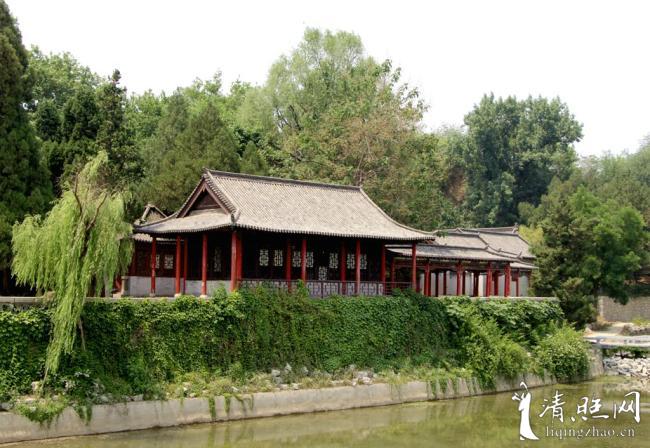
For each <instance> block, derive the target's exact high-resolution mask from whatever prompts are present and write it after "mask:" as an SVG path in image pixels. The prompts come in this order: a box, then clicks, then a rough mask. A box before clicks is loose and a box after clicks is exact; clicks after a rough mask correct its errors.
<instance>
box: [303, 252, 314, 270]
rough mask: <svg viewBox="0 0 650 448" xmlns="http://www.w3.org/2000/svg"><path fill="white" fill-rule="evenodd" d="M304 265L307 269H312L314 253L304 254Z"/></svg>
mask: <svg viewBox="0 0 650 448" xmlns="http://www.w3.org/2000/svg"><path fill="white" fill-rule="evenodd" d="M305 258H306V260H305V262H306V264H307V267H308V268H313V267H314V253H313V252H307V254H306V257H305Z"/></svg>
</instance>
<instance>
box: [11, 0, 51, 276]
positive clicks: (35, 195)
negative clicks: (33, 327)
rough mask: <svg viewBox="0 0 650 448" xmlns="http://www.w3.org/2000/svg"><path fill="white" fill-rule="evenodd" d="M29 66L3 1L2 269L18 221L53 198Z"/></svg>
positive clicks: (43, 209)
mask: <svg viewBox="0 0 650 448" xmlns="http://www.w3.org/2000/svg"><path fill="white" fill-rule="evenodd" d="M27 63H28V57H27V51H26V50H25V47H24V46H23V44H22V38H21V35H20V31H19V30H18V27H17V26H16V22H15V20H14V18H13V17H12V16H11V14H10V12H9V8H8V6H7V4H6V3H5V2H4V1H3V0H0V270H5V269H7V268H8V267H9V264H10V258H11V227H12V225H13V224H14V222H16V221H18V220H21V219H22V218H23V217H24V216H25V214H27V213H41V212H44V211H45V210H46V208H47V205H48V203H49V202H50V200H51V198H52V189H51V184H50V181H49V175H48V173H47V170H46V169H45V168H44V167H43V164H42V163H41V157H40V155H39V147H38V140H37V139H36V136H35V132H34V129H33V127H32V126H31V124H30V123H29V119H28V116H27V111H26V110H25V104H27V103H28V102H29V99H30V89H31V86H30V84H29V82H28V76H27ZM3 277H4V278H5V282H6V276H4V275H3ZM4 286H5V288H6V287H7V285H4Z"/></svg>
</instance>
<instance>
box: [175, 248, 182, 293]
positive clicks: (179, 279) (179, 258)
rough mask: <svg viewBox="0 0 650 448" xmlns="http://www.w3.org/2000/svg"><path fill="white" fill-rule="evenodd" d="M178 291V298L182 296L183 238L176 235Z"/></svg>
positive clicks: (176, 291)
mask: <svg viewBox="0 0 650 448" xmlns="http://www.w3.org/2000/svg"><path fill="white" fill-rule="evenodd" d="M174 267H175V268H176V284H175V286H176V290H175V293H176V295H177V296H180V295H181V237H180V235H176V266H174Z"/></svg>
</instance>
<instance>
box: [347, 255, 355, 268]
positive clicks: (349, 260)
mask: <svg viewBox="0 0 650 448" xmlns="http://www.w3.org/2000/svg"><path fill="white" fill-rule="evenodd" d="M346 261H347V263H346V266H347V268H348V269H354V267H355V266H356V265H355V263H354V254H347V257H346Z"/></svg>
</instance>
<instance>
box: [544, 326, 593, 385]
mask: <svg viewBox="0 0 650 448" xmlns="http://www.w3.org/2000/svg"><path fill="white" fill-rule="evenodd" d="M535 354H536V357H537V361H538V363H539V365H540V366H541V367H542V368H544V369H546V370H548V371H549V372H551V373H552V374H553V375H554V376H555V377H556V378H557V379H558V381H568V382H571V381H578V380H581V379H583V378H585V377H586V375H587V372H588V371H589V355H588V353H587V343H586V342H585V340H584V339H583V338H582V334H581V333H580V332H578V331H576V330H574V329H572V328H571V327H569V326H566V325H565V326H563V327H560V328H558V329H556V330H555V331H554V332H553V333H551V334H549V335H548V336H547V337H546V338H544V339H543V340H542V341H541V343H540V344H539V346H538V347H537V349H536V351H535Z"/></svg>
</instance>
